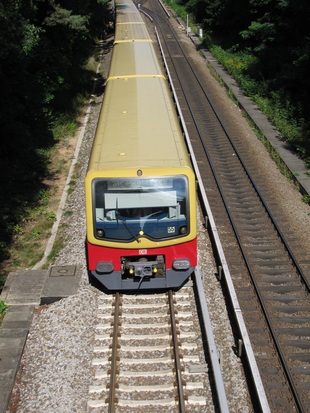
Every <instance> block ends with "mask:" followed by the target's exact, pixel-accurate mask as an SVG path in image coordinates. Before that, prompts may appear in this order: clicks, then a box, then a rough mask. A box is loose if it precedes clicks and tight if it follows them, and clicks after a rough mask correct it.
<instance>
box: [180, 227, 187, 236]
mask: <svg viewBox="0 0 310 413" xmlns="http://www.w3.org/2000/svg"><path fill="white" fill-rule="evenodd" d="M179 233H180V234H182V235H184V234H186V233H187V227H181V228H180V229H179Z"/></svg>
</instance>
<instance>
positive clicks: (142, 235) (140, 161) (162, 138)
mask: <svg viewBox="0 0 310 413" xmlns="http://www.w3.org/2000/svg"><path fill="white" fill-rule="evenodd" d="M115 7H116V27H115V42H114V47H113V52H112V60H111V65H110V70H109V75H108V79H107V83H106V89H105V95H104V100H103V103H102V108H101V113H100V117H99V121H98V125H97V130H96V134H95V138H94V143H93V148H92V152H91V156H90V161H89V166H88V171H87V175H86V178H85V198H86V227H87V239H86V245H87V261H88V271H89V274H90V276H91V277H95V278H96V279H97V280H98V281H99V282H100V283H101V284H102V285H103V286H104V287H105V288H106V289H108V290H114V291H120V290H138V289H167V288H177V287H179V286H181V285H182V284H183V283H184V282H185V281H186V279H187V278H188V277H189V275H190V274H191V273H192V272H193V270H194V268H195V266H196V264H197V241H196V238H197V230H196V185H195V176H194V173H193V170H192V167H191V163H190V159H189V156H188V151H187V148H186V145H185V141H184V137H183V134H182V130H181V128H180V124H179V120H178V116H177V113H176V110H175V105H174V102H173V100H172V97H171V92H170V89H169V86H168V82H167V79H166V77H165V74H164V72H163V70H162V66H161V65H160V63H159V60H158V58H157V56H156V53H155V48H154V45H153V42H152V40H151V38H150V36H149V34H148V31H147V29H146V27H145V24H144V22H143V19H142V17H141V15H140V12H139V11H138V10H137V8H136V7H135V5H134V4H133V3H132V1H131V0H116V2H115Z"/></svg>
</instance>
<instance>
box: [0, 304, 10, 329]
mask: <svg viewBox="0 0 310 413" xmlns="http://www.w3.org/2000/svg"><path fill="white" fill-rule="evenodd" d="M7 309H8V306H7V305H6V304H5V303H4V302H3V301H0V325H1V324H2V321H3V318H4V316H5V313H6V310H7Z"/></svg>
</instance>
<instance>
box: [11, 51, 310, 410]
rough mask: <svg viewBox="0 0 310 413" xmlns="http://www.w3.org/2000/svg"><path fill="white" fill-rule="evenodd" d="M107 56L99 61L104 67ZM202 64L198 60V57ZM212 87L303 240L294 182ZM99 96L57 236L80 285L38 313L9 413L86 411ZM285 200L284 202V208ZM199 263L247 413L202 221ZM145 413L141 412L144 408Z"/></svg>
mask: <svg viewBox="0 0 310 413" xmlns="http://www.w3.org/2000/svg"><path fill="white" fill-rule="evenodd" d="M108 60H109V56H108V55H106V56H105V58H104V65H105V67H107V66H108ZM201 61H202V60H201ZM206 76H208V77H210V82H212V83H213V85H214V86H213V87H215V88H218V93H219V98H220V99H221V100H222V104H223V105H225V106H226V107H227V110H228V111H230V113H231V115H232V116H233V117H235V119H236V122H238V123H239V124H240V133H243V134H244V140H245V143H246V144H247V145H250V147H251V150H252V151H254V153H255V157H259V158H257V159H259V162H260V164H261V170H262V173H263V174H265V175H266V179H268V180H273V182H274V186H275V197H276V199H277V200H278V201H279V203H280V204H281V207H282V208H283V210H285V211H286V212H287V215H288V216H291V217H292V220H291V225H292V227H293V228H294V230H295V231H296V234H298V235H300V236H301V238H302V239H303V241H304V242H305V240H306V238H305V236H304V234H309V232H310V217H309V215H308V214H309V207H308V206H306V205H305V204H303V203H302V202H301V197H300V195H299V194H298V192H297V191H296V190H294V187H293V185H291V184H289V183H288V182H287V181H286V179H285V178H284V177H283V176H282V175H281V174H280V173H279V172H278V170H277V168H276V167H275V166H274V164H273V162H272V161H271V160H270V159H269V156H268V155H267V153H266V151H265V150H264V148H263V146H262V144H261V143H260V142H259V141H258V140H257V138H256V136H255V135H254V133H253V132H252V130H251V128H250V127H249V126H248V125H247V124H246V122H245V120H244V119H243V118H242V115H241V113H240V111H239V110H238V109H237V108H236V106H235V105H234V104H233V103H232V102H231V101H230V100H229V99H228V98H227V96H226V94H225V92H224V91H223V89H221V88H220V86H219V85H218V84H217V82H216V81H215V80H214V79H213V78H212V76H210V74H209V72H206ZM101 99H102V97H99V98H95V99H94V103H93V104H92V106H91V113H90V117H89V122H88V125H87V128H86V132H85V135H84V138H83V141H82V145H81V150H80V155H79V160H78V178H77V179H76V185H75V188H74V191H73V192H72V193H71V194H70V195H69V196H68V199H67V204H66V208H65V213H64V215H63V219H62V222H61V229H60V231H61V232H62V233H63V236H64V248H63V249H62V251H61V252H60V254H59V256H58V257H57V260H56V262H55V265H66V264H70V265H77V266H79V267H80V268H82V269H83V276H82V281H81V285H80V288H79V290H78V292H77V294H76V295H74V296H71V297H69V298H67V299H63V300H61V301H59V302H56V303H54V304H52V305H49V306H46V307H42V308H40V309H38V310H37V311H36V312H35V314H34V317H33V322H32V326H31V329H30V333H29V337H28V340H27V343H26V347H25V351H24V355H23V358H22V362H21V369H20V371H19V374H18V378H17V380H16V384H15V388H14V391H13V397H12V402H11V406H10V409H9V412H10V413H15V412H16V413H22V412H23V413H40V412H42V413H43V412H46V413H55V412H57V413H73V412H77V413H82V412H87V400H88V397H89V394H88V391H89V385H90V384H91V382H92V376H93V370H92V365H91V360H92V347H93V345H94V332H95V323H96V317H95V314H96V310H97V301H98V297H99V295H100V294H102V293H101V292H99V291H98V290H96V289H95V288H93V287H91V286H90V285H89V283H88V276H87V271H86V257H85V245H84V241H85V214H84V183H83V179H84V176H85V173H86V169H87V164H88V159H89V153H90V149H91V145H92V139H93V135H94V130H95V127H96V123H97V119H98V115H99V110H100V103H101ZM283 199H285V201H286V202H285V203H283V202H282V201H283ZM199 245H200V248H199V262H200V265H201V267H202V272H203V274H204V277H205V278H204V284H205V293H206V297H207V300H208V306H209V310H210V313H211V319H212V320H213V328H214V334H215V338H216V342H217V345H218V349H219V350H220V352H221V354H222V356H223V375H224V381H225V386H226V390H227V397H228V402H229V405H230V410H231V412H238V413H239V412H244V413H248V412H249V413H250V412H252V408H251V403H250V400H249V397H248V394H247V390H246V386H245V379H244V375H243V370H242V366H241V363H240V360H239V358H238V357H237V356H236V355H235V353H234V351H233V346H234V344H235V343H234V340H233V335H232V331H231V326H230V323H229V319H228V315H227V309H226V304H225V300H224V298H223V295H222V291H221V286H220V283H219V282H218V280H217V278H216V277H215V273H216V272H217V269H216V268H215V266H214V262H213V258H212V253H211V245H210V241H209V239H208V237H207V235H206V233H205V229H204V227H203V226H202V224H201V223H200V224H199ZM145 411H146V410H145Z"/></svg>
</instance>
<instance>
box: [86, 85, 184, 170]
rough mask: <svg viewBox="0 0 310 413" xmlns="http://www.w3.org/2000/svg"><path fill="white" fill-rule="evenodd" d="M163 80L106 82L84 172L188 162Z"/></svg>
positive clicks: (176, 164) (172, 165) (175, 165)
mask: <svg viewBox="0 0 310 413" xmlns="http://www.w3.org/2000/svg"><path fill="white" fill-rule="evenodd" d="M169 93H170V92H169V90H168V88H167V84H166V81H165V80H163V79H162V78H128V79H124V78H121V79H118V80H113V81H110V82H109V83H108V85H107V88H106V92H105V99H104V102H103V106H102V111H101V116H100V120H99V123H98V127H97V132H96V137H95V141H94V145H93V149H92V155H91V159H90V163H89V170H107V169H122V168H123V169H124V168H137V167H149V168H157V167H158V168H161V167H180V166H188V165H189V163H188V156H187V151H186V148H185V144H184V139H183V136H182V134H181V132H180V127H179V124H178V119H177V117H176V114H175V111H174V108H173V106H172V105H171V100H170V99H171V98H170V96H169Z"/></svg>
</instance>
